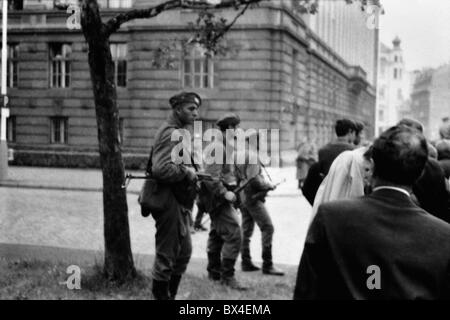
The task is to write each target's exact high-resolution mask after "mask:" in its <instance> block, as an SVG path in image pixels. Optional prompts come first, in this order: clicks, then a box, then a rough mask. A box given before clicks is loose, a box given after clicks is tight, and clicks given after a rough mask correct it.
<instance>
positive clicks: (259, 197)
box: [250, 179, 286, 201]
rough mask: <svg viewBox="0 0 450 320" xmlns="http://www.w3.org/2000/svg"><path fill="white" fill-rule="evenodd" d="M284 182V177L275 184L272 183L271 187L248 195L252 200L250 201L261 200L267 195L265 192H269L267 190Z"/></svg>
mask: <svg viewBox="0 0 450 320" xmlns="http://www.w3.org/2000/svg"><path fill="white" fill-rule="evenodd" d="M284 182H286V179H283V180H282V181H280V182H278V183H277V184H274V188H273V189H268V190H262V191H259V192H257V193H255V194H254V195H252V196H251V197H250V200H252V201H255V200H261V201H262V200H263V199H264V198H265V197H266V196H267V193H269V191H272V190H275V189H276V188H277V187H278V186H279V185H280V184H282V183H284Z"/></svg>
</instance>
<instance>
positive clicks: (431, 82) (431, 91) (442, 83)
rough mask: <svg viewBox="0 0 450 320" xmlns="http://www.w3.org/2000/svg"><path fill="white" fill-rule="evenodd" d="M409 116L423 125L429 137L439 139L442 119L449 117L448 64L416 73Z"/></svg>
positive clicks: (449, 84)
mask: <svg viewBox="0 0 450 320" xmlns="http://www.w3.org/2000/svg"><path fill="white" fill-rule="evenodd" d="M409 116H410V117H412V118H415V119H417V120H419V121H420V122H421V123H422V124H423V125H424V128H425V135H426V136H427V137H428V138H429V139H431V140H437V139H439V128H440V126H441V125H442V122H443V120H444V119H445V118H450V64H447V65H443V66H441V67H439V68H436V69H428V70H423V71H421V72H420V73H419V74H418V75H417V77H416V80H415V82H414V86H413V91H412V93H411V103H410V110H409Z"/></svg>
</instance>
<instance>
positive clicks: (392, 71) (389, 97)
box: [376, 37, 411, 134]
mask: <svg viewBox="0 0 450 320" xmlns="http://www.w3.org/2000/svg"><path fill="white" fill-rule="evenodd" d="M392 44H393V46H392V48H390V47H388V46H386V45H385V44H383V43H380V60H379V72H378V86H377V125H376V128H377V134H380V133H381V132H383V131H384V130H386V129H388V128H389V127H391V126H393V125H395V124H396V123H398V121H399V120H400V119H401V118H402V117H403V116H404V114H405V111H406V110H405V108H407V106H408V99H409V95H410V92H411V83H410V74H409V73H408V71H407V70H406V68H405V61H404V58H403V50H402V48H401V41H400V39H399V38H398V37H397V38H395V39H394V40H393V41H392Z"/></svg>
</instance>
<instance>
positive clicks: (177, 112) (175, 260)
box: [147, 92, 201, 300]
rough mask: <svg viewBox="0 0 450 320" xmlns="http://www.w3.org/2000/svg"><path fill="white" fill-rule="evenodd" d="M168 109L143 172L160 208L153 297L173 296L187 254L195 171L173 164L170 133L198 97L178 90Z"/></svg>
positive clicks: (193, 111)
mask: <svg viewBox="0 0 450 320" xmlns="http://www.w3.org/2000/svg"><path fill="white" fill-rule="evenodd" d="M169 102H170V105H171V107H172V112H171V114H170V116H169V118H168V120H167V121H166V122H165V123H164V124H163V125H162V126H161V127H160V128H159V130H158V131H157V133H156V136H155V141H154V144H153V147H152V152H151V154H150V160H149V166H148V168H147V171H148V172H147V174H148V175H149V176H151V177H152V179H154V180H155V181H157V182H158V187H159V188H161V189H160V190H159V194H160V195H159V197H158V200H157V201H161V202H164V203H161V206H162V208H163V209H162V210H158V211H153V212H151V213H152V216H153V218H154V219H155V226H156V234H155V246H156V254H155V262H154V267H153V287H152V292H153V295H154V297H155V299H157V300H168V299H175V296H176V294H177V291H178V286H179V284H180V281H181V277H182V275H183V273H184V272H185V271H186V268H187V265H188V263H189V260H190V258H191V253H192V243H191V235H190V232H189V219H190V212H191V210H192V207H193V204H194V201H195V198H196V188H195V186H196V182H197V175H196V173H195V171H194V169H193V168H192V167H190V166H189V165H187V164H185V163H181V164H176V163H175V162H174V161H173V159H172V158H171V153H172V149H173V148H174V147H175V146H176V145H177V144H178V143H179V142H178V141H172V140H171V137H172V133H173V132H174V131H175V130H178V129H184V128H185V127H186V126H188V125H190V124H193V122H194V121H195V119H196V118H197V116H198V108H199V107H200V105H201V99H200V97H199V96H198V95H197V94H196V93H190V92H182V93H180V94H177V95H175V96H173V97H172V98H170V100H169Z"/></svg>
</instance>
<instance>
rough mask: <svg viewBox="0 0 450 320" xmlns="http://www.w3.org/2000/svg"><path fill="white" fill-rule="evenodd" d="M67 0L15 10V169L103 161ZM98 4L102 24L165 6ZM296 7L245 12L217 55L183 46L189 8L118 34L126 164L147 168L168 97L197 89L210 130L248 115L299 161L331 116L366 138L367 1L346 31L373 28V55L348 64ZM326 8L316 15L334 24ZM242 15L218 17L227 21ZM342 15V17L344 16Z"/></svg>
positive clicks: (191, 17) (280, 4) (371, 117)
mask: <svg viewBox="0 0 450 320" xmlns="http://www.w3.org/2000/svg"><path fill="white" fill-rule="evenodd" d="M60 2H64V1H63V0H59V1H49V0H42V1H39V0H26V1H24V2H23V7H20V6H19V7H16V8H15V9H14V8H13V10H11V11H10V13H9V21H8V33H9V34H8V50H9V53H10V55H9V61H8V69H9V74H8V84H9V88H8V96H9V107H10V113H11V117H10V118H9V120H8V138H9V142H8V145H9V147H10V148H13V149H14V156H15V160H14V161H15V163H17V164H35V165H64V166H98V156H97V150H98V147H97V128H96V119H95V110H94V101H93V93H92V88H91V82H90V75H89V68H88V63H87V50H88V48H87V45H86V43H85V41H84V38H83V35H82V34H81V32H80V30H77V29H69V28H68V27H67V24H66V23H67V19H68V17H69V16H70V13H67V12H66V11H65V10H58V9H57V8H55V5H56V7H57V6H58V5H59V4H60ZM98 2H99V3H100V4H101V6H102V15H103V18H104V19H107V18H109V17H112V16H113V15H115V14H117V13H119V12H123V11H124V10H127V8H130V7H131V6H132V7H133V8H145V7H148V6H149V5H152V4H157V3H159V2H160V1H159V0H158V1H156V0H154V1H149V0H133V1H131V0H103V1H98ZM324 2H327V1H324ZM336 2H340V1H339V0H338V1H336ZM344 2H345V1H344V0H342V4H343V5H344ZM297 4H298V2H297V1H295V0H294V1H274V2H273V3H269V2H265V3H263V4H261V5H260V6H259V7H257V8H255V9H252V10H249V11H247V12H246V14H245V15H244V16H243V17H241V19H240V20H239V21H238V23H237V24H236V25H235V26H234V27H233V29H232V30H231V31H230V32H229V33H228V35H227V37H226V43H227V47H228V49H229V50H228V51H227V53H226V54H224V55H221V56H217V57H213V58H211V57H207V56H205V55H204V54H203V52H202V50H201V49H200V48H198V47H196V46H191V45H188V44H187V43H188V39H189V38H190V37H191V36H192V33H191V32H190V31H189V30H188V28H187V27H186V26H187V25H188V23H189V22H191V21H195V18H196V17H197V12H194V11H191V10H179V11H170V12H165V13H162V14H161V15H160V16H158V17H156V18H153V19H147V20H135V21H132V22H129V23H127V24H125V25H124V26H122V28H121V29H120V30H119V31H118V32H117V33H116V34H113V35H112V36H111V39H110V40H111V52H112V56H113V60H114V63H115V82H116V86H117V94H118V100H117V102H118V106H119V110H120V111H119V112H120V119H121V120H120V127H121V139H122V147H123V151H124V159H125V161H126V163H127V165H128V166H131V167H142V166H143V164H145V161H146V158H147V156H148V150H149V147H150V145H151V143H152V138H153V135H154V133H155V132H156V130H157V128H158V127H159V125H160V124H161V122H162V121H163V120H164V119H165V118H166V117H167V115H168V112H169V110H170V108H169V105H168V98H169V97H170V96H172V95H173V94H175V93H177V92H180V91H182V90H194V91H196V92H198V93H199V94H200V95H201V96H202V98H203V101H204V103H203V105H202V107H201V110H200V115H201V119H202V120H203V121H204V122H203V127H204V128H208V127H211V126H212V125H213V123H214V122H215V120H216V119H217V118H218V117H220V116H221V115H222V114H224V113H225V112H230V111H231V112H236V113H238V114H239V115H240V116H241V119H242V123H241V126H242V127H243V128H245V129H246V128H255V129H278V130H279V132H280V134H279V135H280V150H281V152H282V160H283V161H285V162H292V161H293V156H295V149H296V147H297V145H298V143H299V142H300V141H301V139H303V138H305V137H306V138H308V139H309V140H311V141H314V142H316V143H317V144H318V145H319V146H320V145H322V144H325V143H326V142H327V141H329V140H330V139H332V138H333V136H334V128H333V125H334V122H335V120H337V119H339V118H342V117H348V118H352V119H357V120H360V121H362V122H364V123H365V124H366V127H367V132H368V136H369V137H370V136H371V135H373V132H374V123H375V83H374V80H373V79H374V74H375V70H376V61H377V59H376V51H377V50H376V48H377V45H378V44H377V41H378V36H377V30H371V29H369V28H366V27H365V25H364V23H363V22H364V21H365V20H364V19H366V15H365V14H364V13H363V12H361V10H360V7H358V10H354V14H357V15H358V17H359V18H358V19H360V20H361V30H359V27H358V28H355V27H352V28H344V27H341V28H340V29H339V30H341V31H340V32H344V33H345V32H347V33H352V32H358V33H359V34H361V35H360V36H361V37H362V35H363V34H364V33H367V34H366V36H365V39H366V40H365V41H366V46H364V48H365V49H367V48H368V49H367V50H366V51H367V56H366V55H365V54H361V57H362V60H361V61H360V63H358V61H357V57H353V59H350V58H348V57H347V59H346V58H345V54H344V53H342V52H341V53H342V55H341V54H340V53H339V50H338V49H336V48H341V49H342V48H345V47H346V46H348V44H342V43H340V42H339V41H337V39H338V38H339V37H335V39H336V40H335V43H333V44H331V45H330V44H327V43H326V41H325V40H324V38H323V37H322V38H321V36H320V33H321V31H320V30H322V29H320V28H319V29H316V31H314V28H312V27H311V25H312V22H311V21H309V20H308V19H307V18H305V15H304V14H302V13H300V11H299V10H298V7H297ZM352 6H355V5H349V6H348V8H349V10H350V11H351V10H353V9H352ZM327 10H328V9H327V7H325V8H324V9H323V10H322V11H321V12H320V13H319V14H318V15H317V17H315V19H318V20H321V19H327V18H326V17H328V16H329V12H328V11H327ZM350 11H349V12H350ZM342 12H345V11H342ZM351 12H353V11H351ZM235 14H236V11H234V10H228V11H225V12H223V15H224V16H225V17H226V18H228V19H232V18H233V17H234V15H235ZM347 18H348V17H347V16H346V15H340V16H339V18H338V19H337V20H338V21H346V19H347ZM355 19H356V18H355ZM320 25H321V24H319V26H320ZM329 29H330V28H329ZM331 29H332V28H331ZM355 30H356V31H355ZM325 39H326V38H325ZM349 39H350V37H349ZM352 39H353V38H352ZM352 41H354V40H352ZM364 48H363V47H361V50H362V51H361V52H363V51H364V50H363V49H364ZM369 62H370V63H369Z"/></svg>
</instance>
